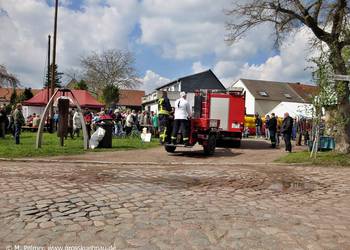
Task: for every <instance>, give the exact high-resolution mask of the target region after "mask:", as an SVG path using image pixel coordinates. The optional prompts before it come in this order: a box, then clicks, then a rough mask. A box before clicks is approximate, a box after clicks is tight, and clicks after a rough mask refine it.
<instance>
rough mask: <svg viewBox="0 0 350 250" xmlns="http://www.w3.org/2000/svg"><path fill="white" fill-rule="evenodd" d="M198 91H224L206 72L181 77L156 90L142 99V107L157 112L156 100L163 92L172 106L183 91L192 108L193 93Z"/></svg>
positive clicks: (219, 83)
mask: <svg viewBox="0 0 350 250" xmlns="http://www.w3.org/2000/svg"><path fill="white" fill-rule="evenodd" d="M200 89H219V90H225V87H224V85H222V83H221V82H220V80H219V79H218V78H217V77H216V76H215V74H214V73H213V72H212V71H211V70H207V71H204V72H201V73H197V74H194V75H189V76H185V77H181V78H179V79H177V80H175V81H172V82H170V83H167V84H165V85H163V86H161V87H159V88H157V89H156V90H155V91H154V92H152V93H150V94H148V95H146V96H144V97H143V98H142V106H143V108H144V109H145V110H147V111H154V112H158V99H159V98H160V97H161V96H162V92H163V91H166V92H167V93H168V98H169V100H170V104H171V105H172V106H174V104H175V101H176V100H177V99H178V98H180V92H181V91H184V92H186V93H187V100H188V102H189V103H190V105H191V107H192V108H193V106H194V96H195V91H196V90H200Z"/></svg>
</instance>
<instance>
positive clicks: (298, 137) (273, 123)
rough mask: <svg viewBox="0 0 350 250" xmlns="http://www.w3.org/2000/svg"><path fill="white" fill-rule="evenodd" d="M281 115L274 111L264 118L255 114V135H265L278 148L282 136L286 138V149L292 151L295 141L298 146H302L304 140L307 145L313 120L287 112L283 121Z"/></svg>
mask: <svg viewBox="0 0 350 250" xmlns="http://www.w3.org/2000/svg"><path fill="white" fill-rule="evenodd" d="M278 120H279V117H278V116H277V115H275V114H274V113H272V114H271V116H270V115H266V116H265V119H264V120H263V119H262V118H261V117H260V115H259V114H256V115H255V136H256V138H261V137H264V138H265V139H266V140H271V147H272V148H276V147H277V146H279V144H280V138H282V139H283V140H284V143H285V150H286V151H288V152H292V143H291V141H292V140H293V141H295V142H296V143H295V144H296V145H297V146H301V144H302V141H303V143H304V145H307V143H308V141H309V140H310V133H311V122H310V120H308V119H306V118H304V117H300V118H292V117H290V115H289V113H288V112H286V113H285V114H284V117H283V121H282V123H280V122H279V121H278Z"/></svg>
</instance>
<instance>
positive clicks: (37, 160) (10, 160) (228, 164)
mask: <svg viewBox="0 0 350 250" xmlns="http://www.w3.org/2000/svg"><path fill="white" fill-rule="evenodd" d="M0 162H35V163H70V164H89V165H91V164H98V165H124V166H132V165H140V164H142V165H149V166H164V165H167V166H179V165H184V166H212V165H215V166H257V165H258V166H305V165H309V164H300V163H277V162H245V163H239V162H227V163H220V162H219V163H215V162H198V163H196V162H116V161H85V160H53V159H32V158H15V159H11V158H0Z"/></svg>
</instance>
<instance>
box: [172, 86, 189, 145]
mask: <svg viewBox="0 0 350 250" xmlns="http://www.w3.org/2000/svg"><path fill="white" fill-rule="evenodd" d="M191 115H192V114H191V107H190V104H189V103H188V101H187V100H186V93H185V92H181V93H180V99H177V100H176V102H175V114H174V127H173V132H172V134H171V140H172V142H173V143H176V136H177V133H178V132H179V130H180V131H181V133H182V139H183V142H184V144H185V145H187V144H188V140H189V137H188V126H189V125H188V119H189V118H190V117H191Z"/></svg>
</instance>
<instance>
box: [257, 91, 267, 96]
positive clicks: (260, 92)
mask: <svg viewBox="0 0 350 250" xmlns="http://www.w3.org/2000/svg"><path fill="white" fill-rule="evenodd" d="M259 95H261V96H263V97H268V96H269V95H268V94H267V92H266V91H259Z"/></svg>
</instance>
